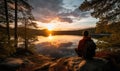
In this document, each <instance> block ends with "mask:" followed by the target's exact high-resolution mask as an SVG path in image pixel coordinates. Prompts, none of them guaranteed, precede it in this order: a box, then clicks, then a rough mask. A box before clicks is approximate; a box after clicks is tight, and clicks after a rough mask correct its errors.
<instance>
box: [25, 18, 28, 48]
mask: <svg viewBox="0 0 120 71" xmlns="http://www.w3.org/2000/svg"><path fill="white" fill-rule="evenodd" d="M25 50H28V39H27V20H26V19H25Z"/></svg>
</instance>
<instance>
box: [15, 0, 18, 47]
mask: <svg viewBox="0 0 120 71" xmlns="http://www.w3.org/2000/svg"><path fill="white" fill-rule="evenodd" d="M17 10H18V8H17V0H15V28H14V31H15V32H14V39H15V45H14V46H15V48H17V47H18V35H17V28H18V26H17V21H18V17H17Z"/></svg>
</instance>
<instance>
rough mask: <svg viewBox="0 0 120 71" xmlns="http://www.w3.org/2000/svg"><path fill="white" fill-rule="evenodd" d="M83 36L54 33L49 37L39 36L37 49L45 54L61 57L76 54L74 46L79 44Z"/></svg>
mask: <svg viewBox="0 0 120 71" xmlns="http://www.w3.org/2000/svg"><path fill="white" fill-rule="evenodd" d="M81 38H82V36H74V35H56V36H54V35H52V34H49V36H48V37H44V36H38V41H37V42H35V44H36V47H35V48H36V51H37V52H39V53H40V54H43V55H48V56H51V57H55V58H59V57H64V56H65V57H66V56H75V55H76V53H75V51H74V48H76V47H77V46H78V42H79V40H80V39H81Z"/></svg>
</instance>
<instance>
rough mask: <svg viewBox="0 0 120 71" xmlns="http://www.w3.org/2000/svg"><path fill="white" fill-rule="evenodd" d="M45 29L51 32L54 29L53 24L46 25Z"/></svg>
mask: <svg viewBox="0 0 120 71" xmlns="http://www.w3.org/2000/svg"><path fill="white" fill-rule="evenodd" d="M46 28H47V29H48V30H49V31H52V30H53V29H54V25H53V24H47V25H46Z"/></svg>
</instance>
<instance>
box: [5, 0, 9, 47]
mask: <svg viewBox="0 0 120 71" xmlns="http://www.w3.org/2000/svg"><path fill="white" fill-rule="evenodd" d="M4 4H5V16H6V26H7V42H8V46H10V27H9V18H8V6H7V1H6V0H4Z"/></svg>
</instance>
